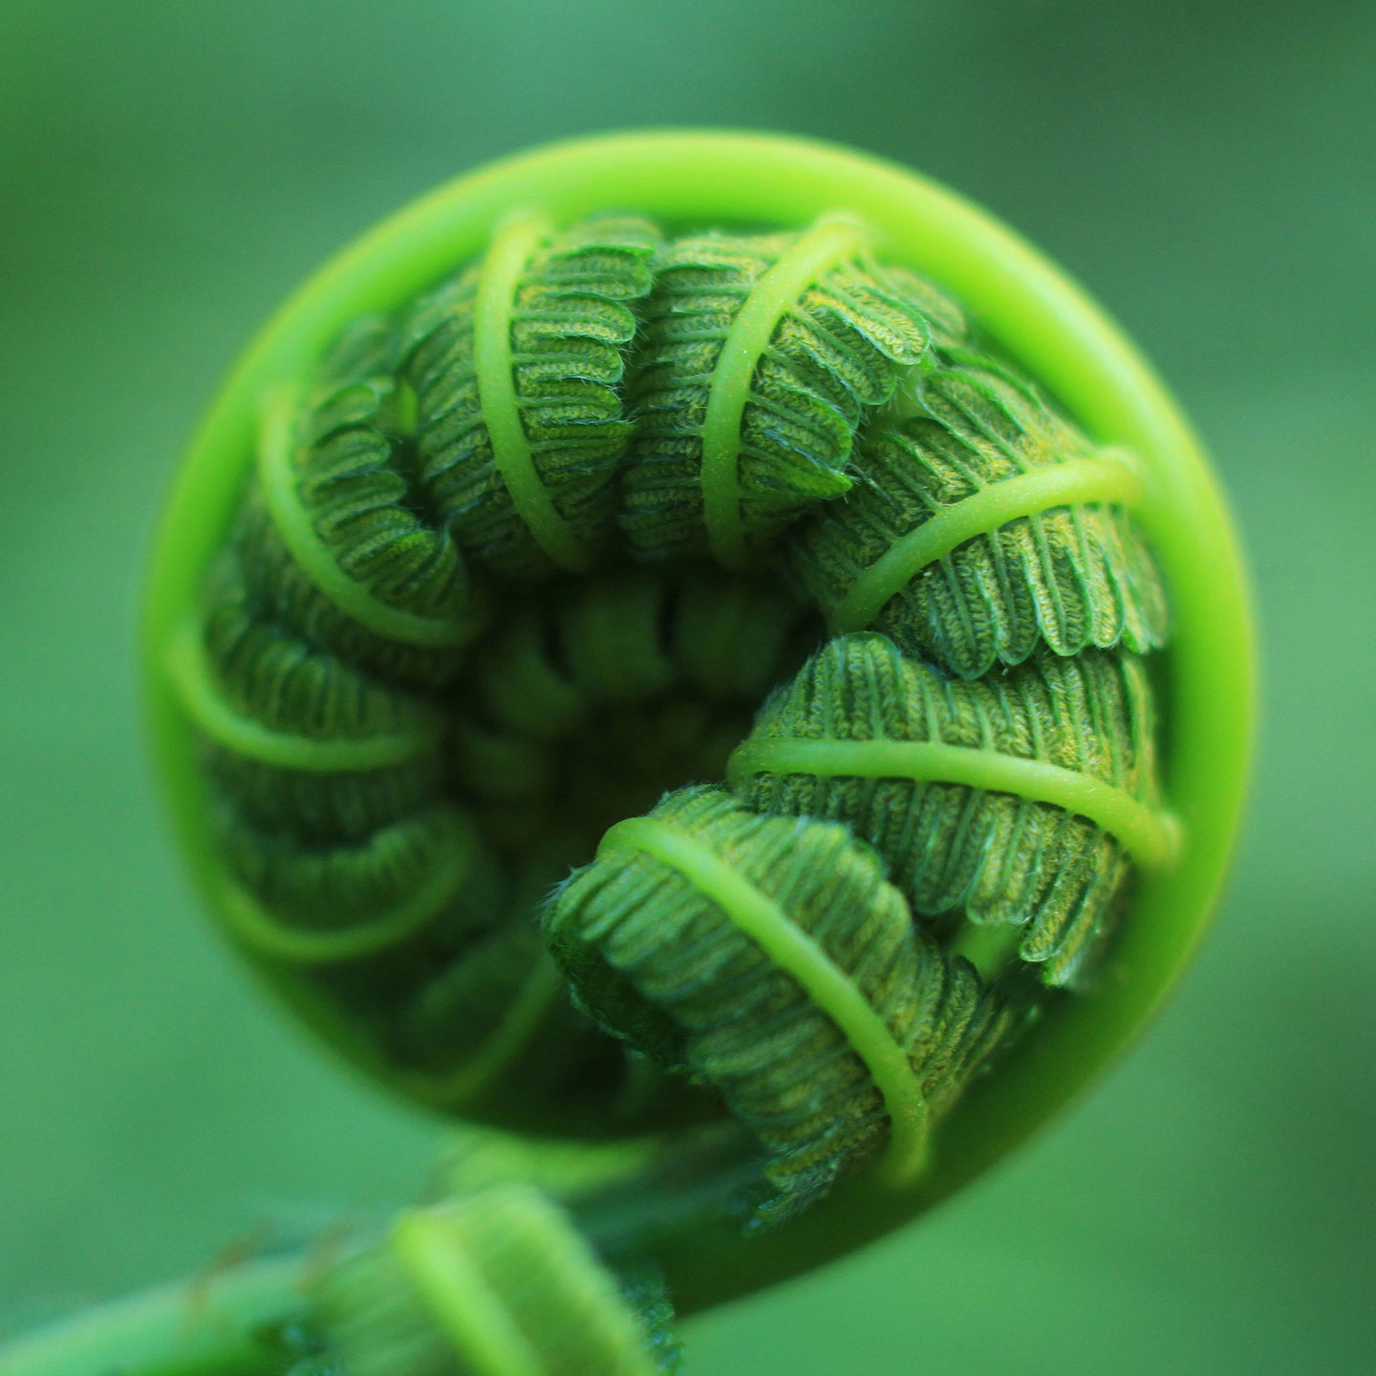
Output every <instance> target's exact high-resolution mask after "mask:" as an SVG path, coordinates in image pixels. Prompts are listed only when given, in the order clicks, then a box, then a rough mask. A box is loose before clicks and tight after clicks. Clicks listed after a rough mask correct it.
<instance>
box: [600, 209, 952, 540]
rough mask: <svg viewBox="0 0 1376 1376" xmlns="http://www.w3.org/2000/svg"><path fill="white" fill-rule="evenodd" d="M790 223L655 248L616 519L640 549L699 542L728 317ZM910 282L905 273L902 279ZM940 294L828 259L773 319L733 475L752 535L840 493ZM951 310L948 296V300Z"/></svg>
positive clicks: (926, 338) (784, 245)
mask: <svg viewBox="0 0 1376 1376" xmlns="http://www.w3.org/2000/svg"><path fill="white" fill-rule="evenodd" d="M797 239H798V236H797V235H792V234H770V235H757V236H733V235H725V234H699V235H689V236H686V237H684V238H681V239H678V240H676V241H674V242H673V243H672V244H670V245H669V246H668V247H667V248H666V249H665V251H664V252H663V254H662V255H661V257H660V259H659V261H658V263H657V266H656V274H655V289H654V293H653V294H652V296H651V298H650V301H649V304H648V307H647V323H646V339H645V344H644V346H643V348H642V349H641V350H640V353H639V369H638V372H637V374H636V378H635V381H634V384H633V390H632V398H631V408H632V411H633V412H634V414H635V417H636V434H635V440H634V443H633V445H632V451H631V460H630V466H629V468H628V469H627V471H626V474H625V478H624V480H623V495H622V512H621V525H622V529H623V530H624V531H625V533H626V536H627V538H628V540H629V541H630V544H631V547H632V548H633V549H634V550H635V551H636V553H637V554H639V555H641V556H643V557H647V558H661V557H665V556H668V555H677V554H684V553H688V552H693V551H698V550H701V549H702V548H704V547H705V535H704V531H703V525H702V519H703V499H702V488H701V481H702V455H703V447H702V427H703V422H704V421H705V419H706V416H707V404H708V396H709V392H710V389H711V386H712V376H713V372H714V370H715V368H716V367H717V363H718V360H719V359H720V357H721V351H722V345H723V343H724V341H725V339H726V336H727V332H728V331H729V330H730V328H731V325H732V322H733V321H734V320H735V319H736V317H737V315H738V314H739V313H740V311H741V308H742V307H743V306H744V305H745V303H746V301H747V300H748V299H749V297H750V294H751V292H752V291H753V290H754V288H755V287H756V286H757V284H758V283H759V281H760V279H761V278H762V277H763V276H764V275H765V273H766V272H768V270H769V269H770V268H771V267H773V266H774V264H775V263H777V262H778V261H779V259H780V257H781V256H782V255H783V254H784V253H785V252H786V251H787V250H788V249H789V248H790V247H791V246H792V245H793V244H794V243H796V242H797ZM902 281H903V283H904V284H907V282H908V278H907V277H906V276H905V277H904V278H903V279H902ZM936 297H937V293H935V291H934V290H933V289H932V288H930V287H926V286H925V284H924V285H923V287H922V288H921V289H919V292H910V291H905V290H903V289H902V288H901V287H896V286H895V285H894V283H893V282H892V281H891V280H890V279H888V278H887V277H885V276H884V275H883V274H882V273H881V272H880V271H879V270H878V269H876V268H875V267H874V265H873V264H872V263H870V262H868V261H867V260H862V259H860V258H856V259H852V260H851V261H846V262H843V263H841V264H839V265H838V266H836V267H834V268H832V269H831V270H830V271H828V272H826V273H825V274H824V275H823V276H822V278H821V280H820V281H818V282H816V283H813V284H812V285H811V286H810V287H809V288H808V289H806V290H805V291H804V292H803V294H802V295H801V297H800V298H799V299H798V301H797V302H796V303H795V304H794V305H793V307H792V308H791V309H790V310H788V311H787V312H786V313H785V314H784V315H783V317H782V318H781V320H780V321H779V324H778V326H777V327H776V329H775V331H774V333H773V336H772V337H771V339H770V341H769V346H768V348H767V349H766V350H765V352H764V354H763V355H762V356H761V358H760V360H759V363H758V364H757V365H756V368H755V371H754V376H753V378H752V381H751V387H750V395H749V398H748V400H747V401H746V404H745V409H744V413H743V416H742V422H741V449H740V458H739V481H740V487H741V509H742V515H743V518H744V525H745V530H746V534H747V537H748V538H749V539H751V540H752V541H755V542H763V541H767V540H768V539H769V538H771V537H772V536H774V535H776V534H777V533H778V531H779V530H780V529H781V528H782V527H783V526H784V525H786V524H787V523H788V522H789V521H790V520H792V519H793V518H794V517H796V516H797V515H798V514H799V513H800V512H802V511H804V510H805V509H806V508H807V507H809V506H811V505H812V504H813V503H814V502H818V501H825V500H827V499H829V498H833V497H837V496H840V495H841V494H842V493H844V492H846V491H847V490H848V489H849V487H850V485H851V480H850V478H849V477H847V476H846V472H845V470H846V467H847V464H848V462H849V459H850V455H851V447H852V442H853V439H854V435H855V431H856V430H857V429H858V427H859V426H860V424H861V423H862V421H863V420H864V419H865V418H866V417H867V416H868V415H869V414H870V413H871V412H872V411H873V409H874V408H875V407H877V406H879V405H882V404H883V403H884V402H885V401H887V400H888V399H889V398H890V396H891V395H892V394H893V391H894V387H895V385H896V380H897V376H898V371H899V369H900V368H901V367H903V366H905V365H911V364H914V363H916V362H918V361H919V360H920V359H922V358H923V357H924V356H925V354H926V352H927V350H928V348H929V346H930V344H931V341H932V337H933V333H934V330H935V329H937V328H940V327H939V326H934V325H933V323H932V320H931V319H930V318H929V316H928V314H927V311H926V309H925V307H926V305H927V303H928V301H929V299H931V298H936ZM947 314H948V315H949V308H948V311H947Z"/></svg>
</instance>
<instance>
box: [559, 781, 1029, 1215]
mask: <svg viewBox="0 0 1376 1376" xmlns="http://www.w3.org/2000/svg"><path fill="white" fill-rule="evenodd" d="M650 815H651V817H653V818H655V819H658V820H659V821H661V822H664V823H666V824H668V825H669V826H670V827H672V828H674V829H675V830H676V831H679V832H682V833H683V834H685V835H687V836H690V837H692V838H693V839H694V840H696V841H698V842H700V843H701V844H702V845H703V846H705V847H706V848H708V849H709V850H710V851H711V852H712V854H713V855H715V856H717V857H718V858H719V859H720V860H722V861H724V862H725V863H726V864H727V865H729V866H731V867H732V868H733V869H736V870H737V871H738V872H739V873H740V875H741V876H743V877H744V878H745V879H746V880H747V881H748V882H749V883H750V884H751V885H752V886H754V887H755V888H756V889H757V890H758V891H759V892H760V893H761V894H764V895H766V896H767V897H768V898H769V899H772V900H774V901H775V902H776V903H777V904H778V905H779V906H780V907H781V908H782V909H783V911H784V912H785V913H786V915H787V918H788V920H789V921H790V922H791V923H793V924H795V925H796V926H797V927H798V928H800V929H801V930H802V931H804V932H806V933H808V934H809V935H810V936H811V938H812V939H813V941H815V942H816V943H817V945H818V946H820V947H821V949H822V950H823V951H824V952H825V953H826V955H827V956H828V957H829V958H830V960H831V961H832V962H833V963H834V965H835V966H836V967H837V968H839V969H840V970H841V971H843V972H844V973H845V975H846V976H848V978H849V979H850V981H851V982H852V983H853V984H854V986H855V988H856V989H857V990H859V991H860V993H861V994H862V996H863V997H864V999H865V1000H866V1002H868V1003H869V1005H870V1006H871V1007H872V1008H873V1009H874V1010H875V1011H876V1012H877V1013H878V1014H879V1016H880V1017H881V1018H882V1020H883V1022H884V1024H885V1026H887V1028H888V1029H889V1032H890V1034H891V1035H892V1037H893V1039H894V1041H895V1043H896V1044H897V1045H898V1046H899V1047H900V1048H902V1049H903V1051H904V1052H905V1053H906V1055H907V1056H908V1059H909V1062H910V1064H911V1066H912V1069H913V1073H914V1074H915V1075H916V1076H918V1077H919V1079H920V1080H921V1081H922V1084H923V1087H924V1089H925V1091H926V1094H927V1097H928V1099H929V1101H932V1102H935V1103H940V1102H942V1101H944V1099H945V1098H946V1097H947V1096H948V1095H949V1094H950V1093H951V1092H953V1089H954V1086H955V1085H957V1084H958V1083H960V1082H961V1081H962V1080H963V1078H964V1077H965V1076H966V1075H968V1073H969V1072H970V1070H971V1069H972V1068H973V1066H974V1065H975V1064H977V1063H978V1062H979V1061H980V1060H981V1059H982V1058H983V1057H984V1056H985V1055H986V1054H987V1053H988V1051H989V1049H990V1048H991V1047H992V1045H993V1044H994V1042H995V1041H996V1040H997V1039H998V1037H999V1036H1000V1035H1001V1033H1002V1031H1003V1030H1004V1028H1005V1026H1006V1015H1005V1014H1004V1013H1003V1012H1002V1011H1001V1010H1000V1009H999V1008H998V1007H997V1006H996V1005H995V1003H993V1002H992V1001H991V1000H990V999H988V998H987V997H986V996H985V995H984V994H983V992H982V991H981V990H980V989H979V988H978V980H977V979H976V978H975V976H974V974H973V972H972V971H971V970H970V969H969V968H968V966H966V965H965V964H964V962H961V961H954V962H950V963H948V962H947V961H946V960H945V959H944V958H943V957H942V955H941V953H940V952H939V951H938V949H937V947H936V945H935V944H934V942H933V941H932V940H931V939H930V938H928V937H927V936H926V935H925V934H923V933H921V932H919V931H917V930H916V929H915V928H914V926H913V924H912V920H911V917H910V915H909V912H908V908H907V905H906V904H905V903H904V901H903V899H902V896H901V895H900V894H899V893H898V892H897V890H895V889H894V888H893V887H892V886H891V885H889V884H887V883H886V882H885V881H884V877H883V871H882V868H881V866H880V864H879V862H878V860H877V858H876V857H875V855H874V854H873V852H872V851H870V850H869V849H868V848H867V847H865V846H861V845H857V844H856V843H855V842H854V841H853V840H852V839H851V837H850V835H849V834H848V833H847V832H846V831H845V829H843V828H841V827H837V826H834V825H830V824H827V823H824V822H814V821H812V820H809V819H801V818H800V819H797V820H784V819H781V818H777V817H761V816H758V815H756V814H754V813H752V812H750V811H748V810H747V809H745V808H743V807H741V806H740V805H739V804H738V803H736V802H735V801H734V800H733V799H732V798H731V797H730V796H729V795H728V794H725V793H724V792H722V791H721V790H720V789H716V788H687V789H680V790H679V791H678V792H677V793H673V794H670V795H668V796H667V797H666V798H665V799H664V800H663V801H662V802H661V803H660V805H659V806H658V807H657V808H656V809H655V810H654V812H653V813H651V814H650ZM545 928H546V933H547V939H548V941H549V944H550V949H551V951H552V952H553V954H554V956H555V959H556V960H557V961H558V962H559V964H560V966H561V967H562V968H563V970H564V971H565V973H566V974H567V976H568V978H569V980H570V982H571V983H572V985H573V988H574V991H575V996H576V997H577V999H578V1000H579V1001H580V1003H581V1004H582V1005H583V1006H584V1007H586V1008H587V1009H588V1011H589V1012H590V1013H591V1014H592V1015H593V1016H594V1017H595V1018H596V1019H597V1020H598V1021H599V1022H601V1023H602V1024H603V1025H604V1026H605V1027H607V1028H608V1029H609V1030H611V1031H612V1032H614V1033H616V1034H617V1035H618V1036H622V1037H626V1038H628V1039H629V1040H630V1041H631V1042H632V1043H633V1044H634V1045H635V1046H637V1047H638V1048H639V1049H641V1050H643V1051H645V1052H646V1053H647V1054H649V1055H650V1056H652V1057H654V1058H655V1059H656V1060H658V1061H660V1062H661V1063H663V1064H666V1065H669V1066H677V1067H679V1068H681V1069H684V1070H687V1071H689V1072H690V1073H692V1074H693V1075H695V1076H698V1077H700V1078H702V1079H703V1080H705V1081H706V1082H708V1083H709V1084H711V1085H713V1086H715V1087H716V1088H717V1089H718V1090H719V1091H720V1092H721V1094H722V1096H723V1098H724V1099H725V1100H726V1103H727V1105H728V1107H729V1108H730V1109H731V1111H732V1112H733V1114H735V1115H736V1117H737V1118H738V1119H740V1121H741V1122H743V1123H745V1124H746V1125H747V1126H749V1127H750V1128H751V1129H752V1130H753V1131H754V1132H755V1133H756V1134H757V1135H758V1136H759V1138H760V1141H761V1142H762V1143H763V1144H764V1146H765V1148H766V1149H767V1150H768V1151H769V1153H770V1160H769V1165H768V1177H769V1180H770V1182H771V1184H772V1186H773V1188H774V1189H775V1190H776V1191H777V1194H776V1197H775V1198H774V1199H773V1200H772V1201H771V1202H770V1203H769V1205H767V1207H766V1213H767V1215H768V1216H769V1217H771V1218H772V1217H781V1216H783V1215H785V1214H787V1213H789V1212H790V1211H792V1210H793V1209H795V1208H797V1207H801V1206H802V1205H803V1204H804V1203H806V1202H807V1201H808V1200H810V1199H812V1198H814V1197H815V1196H817V1195H818V1194H820V1193H822V1192H823V1191H825V1190H826V1189H827V1188H828V1187H829V1185H830V1184H831V1182H832V1181H833V1180H834V1179H835V1178H836V1176H837V1175H838V1174H839V1173H840V1172H841V1171H842V1170H843V1169H845V1168H846V1167H847V1166H848V1165H849V1164H851V1163H852V1162H854V1161H855V1160H857V1159H860V1158H863V1157H865V1156H868V1155H869V1154H871V1153H872V1152H873V1151H874V1150H875V1149H876V1148H877V1147H878V1146H879V1145H880V1144H881V1143H882V1142H883V1140H884V1138H885V1135H886V1130H887V1118H886V1114H885V1108H884V1100H883V1097H882V1096H881V1094H880V1093H879V1091H878V1089H877V1088H876V1086H875V1084H874V1082H873V1080H872V1078H871V1075H870V1072H869V1069H868V1068H867V1066H866V1064H865V1062H864V1061H863V1060H861V1058H860V1057H859V1056H858V1055H857V1054H856V1053H855V1051H854V1050H853V1049H852V1047H851V1045H850V1043H849V1042H848V1041H847V1039H846V1037H845V1035H844V1034H843V1033H842V1032H841V1030H840V1028H839V1027H838V1025H837V1024H836V1022H834V1021H833V1019H832V1017H831V1016H830V1015H828V1013H827V1012H825V1011H824V1010H823V1009H822V1008H820V1007H819V1006H817V1005H816V1004H815V1003H814V1002H813V1001H812V999H811V998H810V997H809V995H808V994H807V993H806V991H805V990H804V989H803V987H802V986H801V985H800V984H799V983H798V982H797V981H796V980H795V979H794V978H793V977H792V976H791V975H789V974H786V973H785V972H784V971H782V970H781V969H779V968H778V967H777V966H775V965H774V964H773V963H772V961H771V960H770V958H769V957H768V956H767V955H766V954H765V952H764V950H763V949H762V948H761V947H760V946H759V945H757V944H756V943H755V942H754V941H752V940H751V939H750V938H749V937H748V936H746V935H745V934H744V933H743V932H742V931H741V930H740V928H738V927H737V926H736V925H735V924H734V923H733V922H732V921H731V919H730V916H729V914H728V913H727V912H726V911H724V910H723V909H722V908H721V907H720V906H718V904H717V903H716V902H715V901H713V900H712V899H711V898H709V897H707V896H706V895H705V894H704V893H703V892H702V891H701V890H700V889H699V888H696V887H694V885H693V884H692V883H691V882H690V881H689V880H688V879H687V878H686V877H685V875H684V874H683V873H682V872H680V871H679V870H678V869H676V868H674V867H672V866H670V865H668V864H666V863H665V862H664V861H662V860H660V859H657V858H654V857H651V856H648V855H645V854H642V853H639V852H636V851H633V850H621V849H614V850H612V851H610V852H608V853H605V854H604V855H603V856H602V857H601V858H600V859H599V860H597V861H596V862H595V863H593V864H592V865H589V866H587V867H586V868H585V869H583V870H580V871H578V872H577V873H575V875H574V876H573V877H572V878H571V879H570V880H569V881H568V883H567V884H565V885H564V886H562V888H561V889H560V890H559V891H558V892H557V893H556V895H555V897H554V899H553V900H552V901H551V904H550V907H549V908H548V910H547V913H546V918H545Z"/></svg>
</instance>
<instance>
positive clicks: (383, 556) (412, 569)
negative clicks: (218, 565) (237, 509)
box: [238, 319, 482, 683]
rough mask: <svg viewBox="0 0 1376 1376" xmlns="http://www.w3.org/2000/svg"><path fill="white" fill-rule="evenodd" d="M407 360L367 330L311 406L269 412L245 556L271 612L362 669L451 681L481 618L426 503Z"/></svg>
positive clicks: (383, 336)
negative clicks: (399, 367) (414, 444)
mask: <svg viewBox="0 0 1376 1376" xmlns="http://www.w3.org/2000/svg"><path fill="white" fill-rule="evenodd" d="M395 350H396V339H395V335H394V332H393V331H392V330H391V328H390V327H389V326H388V325H386V324H385V322H382V321H379V320H375V319H367V320H364V321H361V322H360V323H359V324H357V325H356V326H354V327H353V328H352V329H351V330H349V331H347V332H346V333H345V334H344V336H343V337H342V339H341V341H340V343H339V344H338V345H337V346H336V348H335V349H334V350H333V351H332V352H331V354H330V355H329V356H328V357H327V358H326V360H325V362H324V363H323V364H322V366H321V368H320V370H319V372H318V374H317V377H316V381H315V383H314V385H313V387H312V388H311V389H310V390H309V392H308V393H307V394H306V395H305V396H304V397H298V396H296V395H294V394H292V393H290V392H283V393H280V394H278V395H276V396H274V397H273V398H272V399H271V400H270V401H269V402H268V403H267V404H266V405H265V407H264V413H263V425H262V434H261V438H260V442H259V453H258V472H257V479H258V480H257V485H256V489H255V490H254V491H251V492H250V494H249V498H248V501H247V502H246V505H245V510H244V514H243V518H242V521H241V531H240V534H239V536H238V544H239V546H240V556H241V562H242V565H243V567H244V569H245V573H246V577H248V578H249V579H250V580H251V581H250V591H251V594H252V596H253V600H254V602H255V603H256V604H257V605H258V606H259V607H260V608H261V609H262V610H263V611H264V613H265V614H268V615H270V616H272V617H274V618H275V619H278V620H280V621H281V622H282V623H283V624H284V625H287V626H289V627H290V628H291V629H293V630H295V631H296V632H297V633H298V634H301V635H303V636H306V637H307V638H309V639H311V640H312V641H313V642H315V643H318V644H321V645H322V646H326V647H328V648H331V649H334V650H335V651H336V652H337V653H340V654H342V655H345V656H346V657H348V658H350V659H351V660H353V661H355V662H357V663H360V664H364V665H368V666H369V667H372V668H374V669H376V670H379V671H385V672H388V673H391V674H396V675H398V676H400V677H404V678H411V677H414V678H415V679H417V680H418V681H420V682H422V683H426V682H439V681H443V679H445V678H447V677H452V674H453V672H454V670H455V668H456V667H457V658H456V656H457V651H458V650H459V649H460V648H461V647H462V646H464V645H465V644H467V643H468V642H469V641H471V640H472V639H473V637H474V636H475V635H476V634H477V633H478V632H479V631H480V630H481V628H482V617H481V616H480V614H479V612H478V609H477V607H476V605H475V602H474V600H473V596H472V590H471V588H470V586H469V580H468V574H467V570H466V567H465V565H464V562H463V559H462V558H461V556H460V554H459V552H458V550H457V548H456V546H455V545H454V542H453V540H452V539H451V537H450V536H449V534H448V533H447V531H446V530H445V529H444V527H443V525H442V523H441V522H439V521H437V520H435V519H433V518H431V517H429V516H427V515H426V513H425V512H424V510H423V508H422V506H421V504H420V503H419V502H418V501H417V490H416V486H415V483H414V480H413V476H412V473H411V468H412V456H411V440H410V437H409V433H410V428H411V426H412V424H413V421H414V416H413V414H412V413H413V407H414V402H413V399H412V398H411V395H410V393H409V391H408V390H407V389H406V388H405V387H403V386H401V385H399V384H398V383H397V381H396V379H395V377H394V374H393V371H392V369H393V368H394V366H395ZM397 646H400V647H405V650H406V651H407V652H408V653H402V654H398V653H397V651H396V649H395V647H397Z"/></svg>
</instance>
